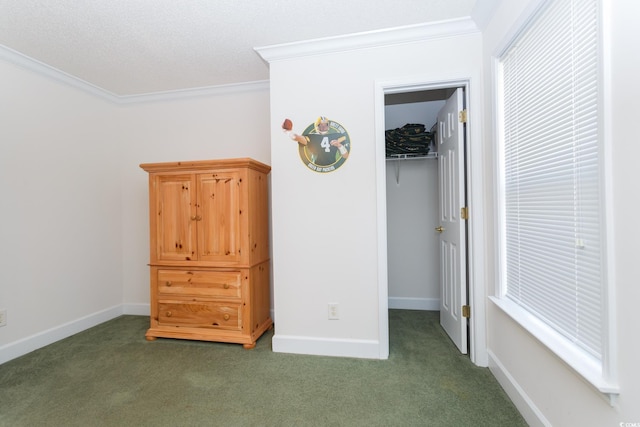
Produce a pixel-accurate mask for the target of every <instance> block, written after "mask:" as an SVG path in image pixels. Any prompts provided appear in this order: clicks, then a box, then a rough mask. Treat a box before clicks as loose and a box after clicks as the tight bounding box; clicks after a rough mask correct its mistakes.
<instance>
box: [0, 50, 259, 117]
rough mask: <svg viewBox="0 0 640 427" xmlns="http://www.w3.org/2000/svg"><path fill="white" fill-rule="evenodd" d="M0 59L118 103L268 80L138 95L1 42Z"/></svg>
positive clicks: (248, 86) (212, 92)
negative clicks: (119, 91)
mask: <svg viewBox="0 0 640 427" xmlns="http://www.w3.org/2000/svg"><path fill="white" fill-rule="evenodd" d="M0 60H4V61H7V62H9V63H12V64H14V65H17V66H19V67H22V68H25V69H27V70H29V71H32V72H34V73H36V74H39V75H41V76H44V77H47V78H50V79H53V80H56V81H58V82H60V83H63V84H65V85H68V86H71V87H73V88H76V89H79V90H81V91H83V92H85V93H89V94H91V95H93V96H97V97H98V98H101V99H103V100H106V101H108V102H112V103H114V104H121V105H131V104H138V103H144V102H158V101H173V100H178V99H186V98H195V97H204V96H216V95H224V94H229V93H240V92H251V91H262V90H269V81H268V80H260V81H253V82H243V83H236V84H227V85H219V86H208V87H200V88H189V89H181V90H172V91H166V92H152V93H144V94H137V95H116V94H115V93H113V92H110V91H108V90H105V89H103V88H101V87H99V86H96V85H94V84H91V83H89V82H87V81H85V80H82V79H80V78H78V77H76V76H73V75H71V74H69V73H66V72H64V71H62V70H59V69H57V68H55V67H52V66H50V65H47V64H45V63H44V62H41V61H38V60H37V59H34V58H31V57H29V56H27V55H24V54H22V53H20V52H18V51H16V50H13V49H11V48H9V47H6V46H4V45H0Z"/></svg>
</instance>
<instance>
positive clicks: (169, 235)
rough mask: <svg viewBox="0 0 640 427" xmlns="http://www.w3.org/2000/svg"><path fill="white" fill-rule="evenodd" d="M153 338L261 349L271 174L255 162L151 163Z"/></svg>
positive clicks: (267, 321)
mask: <svg viewBox="0 0 640 427" xmlns="http://www.w3.org/2000/svg"><path fill="white" fill-rule="evenodd" d="M140 167H141V168H142V169H144V170H145V171H147V172H148V173H149V225H150V262H149V266H150V275H151V278H150V285H151V325H150V328H149V330H148V331H147V333H146V337H147V339H148V340H155V339H156V338H158V337H163V338H182V339H192V340H204V341H220V342H229V343H238V344H243V345H244V347H245V348H247V349H250V348H253V347H255V345H256V340H257V339H258V338H259V337H260V336H261V335H262V334H263V333H264V332H265V331H266V330H267V329H269V328H270V327H271V325H272V320H271V315H270V302H269V301H270V297H269V296H270V290H269V283H270V273H269V262H270V259H269V219H268V212H269V209H268V185H267V175H268V174H269V171H270V167H269V166H267V165H265V164H262V163H259V162H257V161H255V160H252V159H248V158H242V159H225V160H206V161H203V160H199V161H190V162H171V163H146V164H141V165H140Z"/></svg>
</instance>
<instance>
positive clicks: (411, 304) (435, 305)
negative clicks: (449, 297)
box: [389, 297, 440, 311]
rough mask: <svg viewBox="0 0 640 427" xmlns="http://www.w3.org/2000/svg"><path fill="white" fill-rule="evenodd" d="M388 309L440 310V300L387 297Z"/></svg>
mask: <svg viewBox="0 0 640 427" xmlns="http://www.w3.org/2000/svg"><path fill="white" fill-rule="evenodd" d="M389 308H395V309H400V310H426V311H438V310H440V298H405V297H389Z"/></svg>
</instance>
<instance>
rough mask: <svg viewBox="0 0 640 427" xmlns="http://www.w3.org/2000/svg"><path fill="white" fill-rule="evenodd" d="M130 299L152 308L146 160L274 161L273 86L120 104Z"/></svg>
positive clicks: (126, 274) (126, 283)
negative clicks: (271, 145) (271, 132)
mask: <svg viewBox="0 0 640 427" xmlns="http://www.w3.org/2000/svg"><path fill="white" fill-rule="evenodd" d="M118 110H119V111H118V113H119V120H120V132H121V140H122V144H123V146H124V149H123V150H122V157H121V164H122V166H121V168H122V173H121V176H120V179H121V189H122V229H123V246H122V263H123V285H124V301H125V302H126V304H128V305H131V306H132V307H131V308H132V309H135V307H139V309H141V310H143V312H144V313H148V304H149V271H148V267H147V264H148V262H149V244H148V242H149V217H148V212H149V206H148V202H149V199H148V175H147V173H146V172H145V171H143V170H142V169H140V167H139V165H140V164H141V163H154V162H172V161H181V160H206V159H222V158H234V157H251V158H253V159H255V160H258V161H260V162H263V163H265V164H269V163H270V151H269V142H270V141H269V114H268V111H269V91H268V87H265V88H264V89H256V90H250V91H238V92H234V93H221V94H218V95H208V96H199V97H193V98H187V99H174V100H171V99H167V100H163V101H154V102H145V103H141V104H135V105H129V106H121V107H119V109H118Z"/></svg>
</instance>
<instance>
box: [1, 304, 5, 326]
mask: <svg viewBox="0 0 640 427" xmlns="http://www.w3.org/2000/svg"><path fill="white" fill-rule="evenodd" d="M6 325H7V310H6V309H4V308H3V309H0V326H6Z"/></svg>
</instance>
